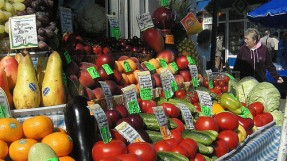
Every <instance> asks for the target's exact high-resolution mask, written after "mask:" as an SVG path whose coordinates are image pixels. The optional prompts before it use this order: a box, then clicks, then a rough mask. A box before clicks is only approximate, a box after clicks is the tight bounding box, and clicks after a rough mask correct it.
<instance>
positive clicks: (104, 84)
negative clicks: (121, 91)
mask: <svg viewBox="0 0 287 161" xmlns="http://www.w3.org/2000/svg"><path fill="white" fill-rule="evenodd" d="M99 83H100V85H101V87H102V90H103V93H104V96H105V99H106V102H107V105H108V109H112V108H113V107H114V106H113V95H112V92H111V89H110V87H109V85H108V84H107V82H105V81H99Z"/></svg>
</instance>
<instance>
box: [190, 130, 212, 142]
mask: <svg viewBox="0 0 287 161" xmlns="http://www.w3.org/2000/svg"><path fill="white" fill-rule="evenodd" d="M191 131H195V132H199V133H203V134H206V135H208V136H209V137H210V138H211V139H212V141H215V140H216V138H217V136H218V132H217V131H214V130H204V131H199V130H191Z"/></svg>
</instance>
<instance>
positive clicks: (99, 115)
mask: <svg viewBox="0 0 287 161" xmlns="http://www.w3.org/2000/svg"><path fill="white" fill-rule="evenodd" d="M88 108H89V109H90V111H91V112H92V113H93V114H94V117H95V119H96V121H97V123H98V127H99V129H100V134H101V137H102V139H103V141H104V143H105V144H107V143H109V142H110V141H111V140H112V136H111V133H110V130H109V124H108V120H107V116H106V114H105V112H104V110H103V109H102V108H101V106H100V105H98V104H93V105H91V106H88Z"/></svg>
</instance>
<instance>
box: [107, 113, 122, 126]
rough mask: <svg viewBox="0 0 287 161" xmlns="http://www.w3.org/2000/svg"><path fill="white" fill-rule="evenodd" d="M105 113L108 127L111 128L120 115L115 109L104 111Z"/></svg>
mask: <svg viewBox="0 0 287 161" xmlns="http://www.w3.org/2000/svg"><path fill="white" fill-rule="evenodd" d="M105 113H106V116H107V120H108V123H109V127H110V128H113V127H114V126H115V124H116V122H117V121H118V120H119V119H120V118H121V115H120V113H119V112H118V111H117V110H115V109H109V110H106V111H105Z"/></svg>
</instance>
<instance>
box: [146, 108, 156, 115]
mask: <svg viewBox="0 0 287 161" xmlns="http://www.w3.org/2000/svg"><path fill="white" fill-rule="evenodd" d="M145 113H149V114H154V111H153V109H152V108H151V107H150V108H149V109H148V110H147V111H146V112H145Z"/></svg>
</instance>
